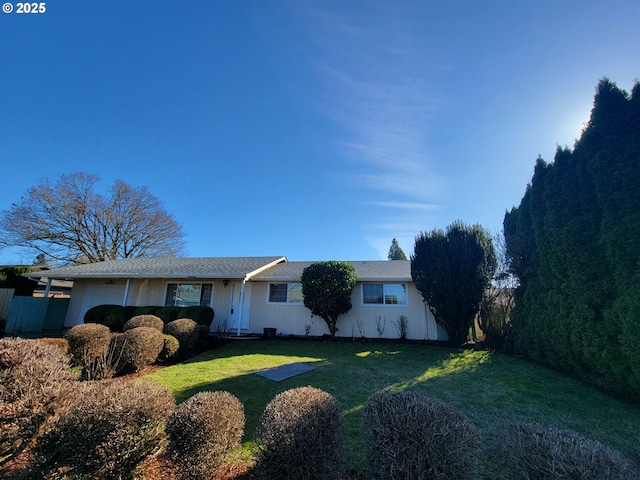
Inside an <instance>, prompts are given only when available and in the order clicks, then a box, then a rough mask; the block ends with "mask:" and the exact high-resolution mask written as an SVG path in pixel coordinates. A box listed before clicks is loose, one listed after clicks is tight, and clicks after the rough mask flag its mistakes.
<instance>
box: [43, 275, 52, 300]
mask: <svg viewBox="0 0 640 480" xmlns="http://www.w3.org/2000/svg"><path fill="white" fill-rule="evenodd" d="M49 293H51V279H50V278H47V286H46V287H45V288H44V295H43V297H44V298H49Z"/></svg>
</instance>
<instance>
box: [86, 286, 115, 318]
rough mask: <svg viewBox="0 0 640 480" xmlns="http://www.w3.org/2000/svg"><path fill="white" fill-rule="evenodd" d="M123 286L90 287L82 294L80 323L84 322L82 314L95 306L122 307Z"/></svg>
mask: <svg viewBox="0 0 640 480" xmlns="http://www.w3.org/2000/svg"><path fill="white" fill-rule="evenodd" d="M124 289H125V287H124V285H90V286H88V287H87V289H86V291H85V292H84V300H83V302H82V311H81V312H80V323H82V322H83V321H84V314H85V313H87V310H89V309H90V308H92V307H95V306H96V305H107V304H111V305H122V300H123V299H124Z"/></svg>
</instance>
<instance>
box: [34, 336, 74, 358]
mask: <svg viewBox="0 0 640 480" xmlns="http://www.w3.org/2000/svg"><path fill="white" fill-rule="evenodd" d="M38 341H39V342H41V343H46V344H48V345H53V346H54V347H56V348H57V349H58V351H59V352H60V355H69V342H68V341H67V339H66V338H55V337H47V338H40V339H38Z"/></svg>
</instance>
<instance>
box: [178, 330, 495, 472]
mask: <svg viewBox="0 0 640 480" xmlns="http://www.w3.org/2000/svg"><path fill="white" fill-rule="evenodd" d="M276 342H277V341H274V342H264V343H263V342H248V343H251V344H250V345H248V344H247V345H244V346H242V347H240V346H237V347H233V346H232V347H230V348H229V349H225V348H223V349H221V350H217V351H213V352H208V353H205V354H203V355H200V356H199V357H197V358H194V359H191V360H190V361H188V362H185V366H186V365H191V366H196V367H197V368H198V369H199V370H200V368H202V369H203V370H207V369H212V372H213V371H216V370H218V368H217V365H218V366H221V365H222V364H223V363H225V362H231V363H232V364H233V362H236V363H237V364H239V365H242V368H241V370H243V371H242V373H238V374H230V375H228V376H225V377H224V378H217V379H212V380H211V381H204V382H203V381H199V382H198V383H197V384H191V385H185V386H184V387H182V388H181V387H177V386H176V387H174V388H173V393H174V396H175V397H176V401H177V402H182V401H184V400H186V399H187V398H189V397H191V396H192V395H195V394H196V393H199V392H201V391H215V390H223V391H228V392H230V393H232V394H234V395H235V396H237V397H238V399H239V400H240V401H241V402H242V404H243V405H244V408H245V417H246V425H245V433H244V439H243V441H244V443H245V446H246V447H248V446H249V445H250V442H251V440H252V438H253V433H254V431H255V428H256V427H257V424H258V420H259V417H260V415H261V414H262V412H263V411H264V409H265V407H266V405H267V404H268V403H269V402H270V401H271V400H272V399H273V398H274V397H275V396H276V395H278V394H279V393H281V392H283V391H285V390H289V389H291V388H296V387H302V386H308V385H311V386H314V387H316V388H320V389H322V390H324V391H326V392H328V393H330V394H332V395H333V396H334V397H335V398H336V399H337V400H338V402H339V403H340V405H341V408H342V411H343V414H344V420H345V427H346V438H345V447H346V448H345V450H346V453H347V461H348V464H349V465H350V466H353V467H355V468H357V469H358V470H360V469H362V468H363V466H364V465H365V462H366V458H365V456H366V452H365V449H364V444H363V441H362V436H361V422H362V409H363V407H364V405H365V403H366V402H367V400H368V399H369V397H370V396H371V395H373V394H375V393H377V392H379V391H385V390H423V391H427V390H428V389H427V388H425V386H424V384H425V382H429V381H432V380H433V379H434V378H436V377H438V376H458V375H460V374H463V375H464V374H471V373H472V372H474V371H476V370H477V369H478V368H479V367H480V365H481V363H482V362H483V361H484V360H483V359H482V355H480V356H479V357H478V355H477V354H476V355H475V356H472V355H470V354H469V353H464V352H460V351H451V350H449V349H444V348H435V349H433V348H432V347H428V346H421V347H420V348H417V349H416V348H415V347H411V348H407V346H406V345H403V344H389V343H384V344H374V343H367V344H346V343H341V344H338V345H337V346H336V344H333V343H327V344H325V345H323V344H322V343H309V344H307V343H306V342H300V344H299V345H298V344H293V343H289V342H286V343H284V345H282V347H283V348H282V349H280V348H278V347H279V346H278V345H277V344H276ZM254 343H255V344H254ZM225 353H226V354H229V355H230V356H227V355H225ZM254 356H260V357H261V358H264V357H265V356H266V357H269V360H270V362H271V363H269V365H268V366H267V367H265V365H264V364H261V366H260V367H257V368H251V367H250V365H247V364H246V363H245V362H247V363H251V361H252V360H253V358H254ZM293 361H301V362H304V363H306V364H308V365H310V366H313V367H316V369H315V370H313V371H310V372H307V373H304V374H301V375H298V376H295V377H292V378H289V379H286V380H283V381H280V382H274V381H272V380H269V379H266V378H263V377H261V376H259V375H256V374H255V373H256V372H257V371H260V370H262V369H264V368H269V366H278V365H282V364H286V363H291V362H293ZM165 373H167V372H166V371H165ZM177 373H178V372H177V371H176V374H177ZM212 376H215V375H212ZM442 388H444V387H442ZM442 388H436V389H435V392H428V391H427V393H432V394H434V396H438V395H437V392H438V390H442Z"/></svg>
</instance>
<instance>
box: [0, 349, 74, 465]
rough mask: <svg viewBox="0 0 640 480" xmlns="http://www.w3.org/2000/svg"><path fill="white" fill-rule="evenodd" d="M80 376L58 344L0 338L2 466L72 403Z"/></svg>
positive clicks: (0, 435) (0, 445) (0, 446)
mask: <svg viewBox="0 0 640 480" xmlns="http://www.w3.org/2000/svg"><path fill="white" fill-rule="evenodd" d="M77 377H78V375H77V374H74V373H72V372H71V370H70V368H69V360H68V358H66V357H64V356H63V355H62V354H61V353H60V350H59V348H58V347H56V346H54V345H50V344H46V343H44V342H37V341H34V340H11V339H0V466H1V465H2V464H4V463H6V462H8V461H9V460H11V459H13V458H14V457H15V456H16V455H18V454H19V453H20V452H21V451H22V450H23V449H24V448H25V447H26V445H28V444H29V442H30V441H31V440H32V439H33V437H34V436H35V435H36V433H37V432H38V430H39V429H40V428H41V427H42V426H43V425H44V424H45V423H46V422H48V421H49V420H50V419H51V418H52V417H53V416H54V415H56V414H58V413H59V411H60V410H61V409H63V408H64V407H65V406H66V405H67V404H68V402H69V397H70V396H71V393H72V391H73V387H72V384H73V382H74V381H75V380H76V379H77Z"/></svg>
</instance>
